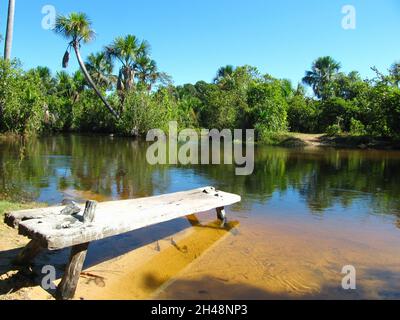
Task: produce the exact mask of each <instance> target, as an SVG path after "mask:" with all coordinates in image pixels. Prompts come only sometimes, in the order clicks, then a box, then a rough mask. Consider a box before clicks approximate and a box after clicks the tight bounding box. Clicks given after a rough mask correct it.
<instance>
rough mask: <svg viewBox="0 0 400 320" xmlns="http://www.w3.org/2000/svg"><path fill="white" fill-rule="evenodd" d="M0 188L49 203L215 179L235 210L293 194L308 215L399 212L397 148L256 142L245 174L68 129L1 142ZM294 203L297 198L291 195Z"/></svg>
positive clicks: (145, 191) (121, 195) (186, 186)
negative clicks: (235, 199) (153, 158)
mask: <svg viewBox="0 0 400 320" xmlns="http://www.w3.org/2000/svg"><path fill="white" fill-rule="evenodd" d="M0 160H1V162H0V163H1V165H0V195H1V197H2V198H12V199H13V200H21V199H25V200H38V201H43V202H48V203H51V204H54V203H60V202H62V201H63V200H64V199H65V198H74V199H78V200H80V199H86V198H95V199H97V200H107V199H126V198H135V197H142V196H149V195H153V194H159V193H165V192H171V191H178V190H184V189H190V188H194V187H199V186H204V185H215V186H216V187H217V188H221V189H224V190H226V191H229V192H234V193H238V194H240V195H242V197H243V201H242V203H241V204H240V207H238V208H239V209H243V210H244V209H246V210H247V211H250V210H252V208H253V206H254V205H263V204H266V203H268V201H270V200H271V199H272V197H273V195H274V194H275V193H279V194H280V196H281V197H283V199H287V200H290V197H293V194H295V195H296V196H297V197H298V198H299V199H302V200H303V201H305V202H306V204H307V207H308V210H309V212H310V213H311V214H317V215H321V214H324V213H325V212H326V211H327V210H328V209H332V208H335V207H337V206H339V207H341V208H351V207H352V206H354V205H355V204H360V205H362V206H363V207H364V208H368V211H369V213H374V214H388V215H395V216H397V217H400V203H399V200H398V195H399V192H400V187H399V184H398V183H397V181H399V179H400V153H399V152H393V151H360V150H334V149H307V150H302V149H283V148H272V147H257V148H256V151H255V161H256V163H255V170H254V173H253V174H252V175H251V176H236V175H235V167H234V166H229V165H218V166H215V165H207V166H167V165H164V166H150V165H148V164H147V162H146V144H145V143H140V142H138V141H134V140H132V139H128V138H114V137H109V136H100V137H99V136H96V137H91V136H79V135H66V136H57V137H47V138H41V139H29V140H22V139H18V140H15V139H6V140H2V141H0ZM292 202H293V203H294V205H295V204H296V201H292Z"/></svg>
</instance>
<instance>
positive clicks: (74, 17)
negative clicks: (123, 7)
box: [54, 12, 119, 119]
mask: <svg viewBox="0 0 400 320" xmlns="http://www.w3.org/2000/svg"><path fill="white" fill-rule="evenodd" d="M54 30H55V32H56V33H58V34H61V35H62V36H64V37H65V38H67V39H68V40H70V42H69V44H68V48H67V51H66V52H65V55H64V58H63V67H67V66H68V61H69V49H70V48H73V49H74V51H75V55H76V58H77V60H78V63H79V66H80V68H81V70H82V72H83V74H84V76H85V78H86V80H87V82H88V83H89V85H90V86H91V87H92V88H93V89H94V91H95V92H96V94H97V95H98V96H99V98H100V99H101V100H102V101H103V103H104V105H105V106H106V108H107V109H108V110H109V111H110V113H111V114H112V115H113V116H114V118H116V119H119V114H118V113H117V112H116V111H115V110H114V109H113V108H112V107H111V106H110V104H109V103H108V101H107V100H106V99H105V98H104V97H103V95H102V94H101V92H100V90H99V89H98V88H97V86H96V84H95V83H94V81H93V79H92V78H91V76H90V74H89V72H88V71H87V69H86V66H85V63H84V62H83V60H82V57H81V54H80V47H81V43H82V42H83V43H87V42H89V41H91V40H93V38H94V36H95V33H94V31H93V30H92V27H91V22H90V20H89V19H88V17H87V15H86V14H84V13H75V12H73V13H70V14H69V15H68V16H63V15H59V16H58V17H57V19H56V24H55V29H54Z"/></svg>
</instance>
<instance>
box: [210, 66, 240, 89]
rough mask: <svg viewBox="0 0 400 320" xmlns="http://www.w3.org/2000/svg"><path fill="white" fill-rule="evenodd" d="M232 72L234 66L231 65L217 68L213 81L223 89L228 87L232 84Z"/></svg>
mask: <svg viewBox="0 0 400 320" xmlns="http://www.w3.org/2000/svg"><path fill="white" fill-rule="evenodd" d="M234 72H235V67H234V66H232V65H226V66H225V67H221V68H219V69H218V71H217V75H216V76H215V78H214V83H215V84H218V85H219V86H220V87H221V88H223V89H230V88H231V87H232V86H233V85H234V79H233V76H234Z"/></svg>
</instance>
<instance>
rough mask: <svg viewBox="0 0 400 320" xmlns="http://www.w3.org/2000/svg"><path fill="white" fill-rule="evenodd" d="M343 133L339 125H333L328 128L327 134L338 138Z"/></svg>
mask: <svg viewBox="0 0 400 320" xmlns="http://www.w3.org/2000/svg"><path fill="white" fill-rule="evenodd" d="M341 133H342V128H341V127H340V125H338V124H333V125H330V126H328V127H327V128H326V134H327V135H328V136H336V135H339V134H341Z"/></svg>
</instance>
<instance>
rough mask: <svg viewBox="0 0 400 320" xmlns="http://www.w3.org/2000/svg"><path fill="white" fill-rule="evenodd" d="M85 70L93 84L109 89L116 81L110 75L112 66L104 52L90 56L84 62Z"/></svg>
mask: <svg viewBox="0 0 400 320" xmlns="http://www.w3.org/2000/svg"><path fill="white" fill-rule="evenodd" d="M86 68H87V70H88V72H89V74H90V76H91V77H92V79H93V81H94V82H95V84H96V85H97V86H99V87H104V88H106V89H109V88H110V87H111V85H112V84H113V83H114V82H115V81H116V79H115V76H114V75H113V74H112V72H113V69H114V66H113V63H112V61H111V60H110V59H109V58H108V57H107V54H106V53H105V52H99V53H96V54H93V53H92V54H90V55H89V56H88V58H87V60H86Z"/></svg>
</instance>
